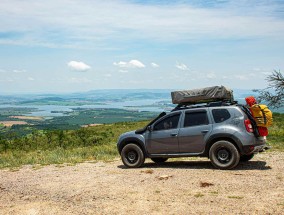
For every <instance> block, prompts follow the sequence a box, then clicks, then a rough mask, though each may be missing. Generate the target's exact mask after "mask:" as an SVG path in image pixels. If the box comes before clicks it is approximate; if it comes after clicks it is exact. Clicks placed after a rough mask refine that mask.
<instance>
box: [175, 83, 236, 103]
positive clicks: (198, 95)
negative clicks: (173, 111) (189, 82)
mask: <svg viewBox="0 0 284 215" xmlns="http://www.w3.org/2000/svg"><path fill="white" fill-rule="evenodd" d="M171 96H172V103H173V104H200V103H207V102H216V101H224V102H233V101H234V97H233V91H232V90H231V89H229V88H227V87H224V86H213V87H205V88H200V89H193V90H182V91H174V92H171Z"/></svg>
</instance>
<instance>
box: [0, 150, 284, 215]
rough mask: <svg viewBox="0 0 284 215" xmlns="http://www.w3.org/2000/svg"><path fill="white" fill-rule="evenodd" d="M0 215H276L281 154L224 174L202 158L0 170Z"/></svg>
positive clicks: (283, 189)
mask: <svg viewBox="0 0 284 215" xmlns="http://www.w3.org/2000/svg"><path fill="white" fill-rule="evenodd" d="M0 214H5V215H6V214H32V215H34V214H284V153H280V152H274V153H264V154H259V155H256V156H255V157H254V158H253V159H252V161H250V162H247V163H241V164H240V165H239V166H238V167H237V168H236V169H234V170H230V171H224V170H216V169H213V167H212V166H211V164H210V162H209V160H207V159H204V158H198V159H190V158H189V159H186V160H182V161H176V160H169V161H168V162H166V163H164V164H159V165H157V164H154V163H152V162H151V161H150V160H146V163H145V166H144V167H143V168H139V169H125V168H124V166H123V165H122V163H121V161H120V160H115V161H113V162H108V163H103V162H96V163H95V162H94V163H92V162H88V163H82V164H77V165H75V166H68V165H57V166H56V165H50V166H45V167H38V166H35V167H32V166H25V167H23V168H21V169H19V170H17V171H11V170H0Z"/></svg>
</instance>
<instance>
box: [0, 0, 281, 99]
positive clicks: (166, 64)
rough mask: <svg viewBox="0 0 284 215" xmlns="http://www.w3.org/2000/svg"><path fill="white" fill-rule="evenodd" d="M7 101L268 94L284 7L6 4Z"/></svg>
mask: <svg viewBox="0 0 284 215" xmlns="http://www.w3.org/2000/svg"><path fill="white" fill-rule="evenodd" d="M0 20H1V21H0V94H7V93H8V94H13V93H68V92H84V91H89V90H96V89H194V88H201V87H207V86H214V85H224V86H227V87H230V88H237V89H261V88H265V87H266V86H267V81H266V77H267V75H269V74H271V73H272V72H273V71H274V70H280V71H283V68H284V1H283V0H239V1H235V0H204V1H199V0H171V1H170V0H164V1H161V0H160V1H154V0H144V1H143V0H105V1H101V0H48V1H45V0H0Z"/></svg>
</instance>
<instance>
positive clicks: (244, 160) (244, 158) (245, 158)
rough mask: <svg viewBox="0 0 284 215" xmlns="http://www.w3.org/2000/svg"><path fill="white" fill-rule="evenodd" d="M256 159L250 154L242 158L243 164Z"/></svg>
mask: <svg viewBox="0 0 284 215" xmlns="http://www.w3.org/2000/svg"><path fill="white" fill-rule="evenodd" d="M253 157H254V154H250V155H242V156H241V158H240V161H241V162H246V161H249V160H251V159H252V158H253Z"/></svg>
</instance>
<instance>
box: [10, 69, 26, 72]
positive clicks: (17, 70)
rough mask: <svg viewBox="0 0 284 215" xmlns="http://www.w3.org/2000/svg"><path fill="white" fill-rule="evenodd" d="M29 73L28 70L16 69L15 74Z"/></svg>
mask: <svg viewBox="0 0 284 215" xmlns="http://www.w3.org/2000/svg"><path fill="white" fill-rule="evenodd" d="M25 72H27V71H26V70H19V69H14V70H13V73H25Z"/></svg>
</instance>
